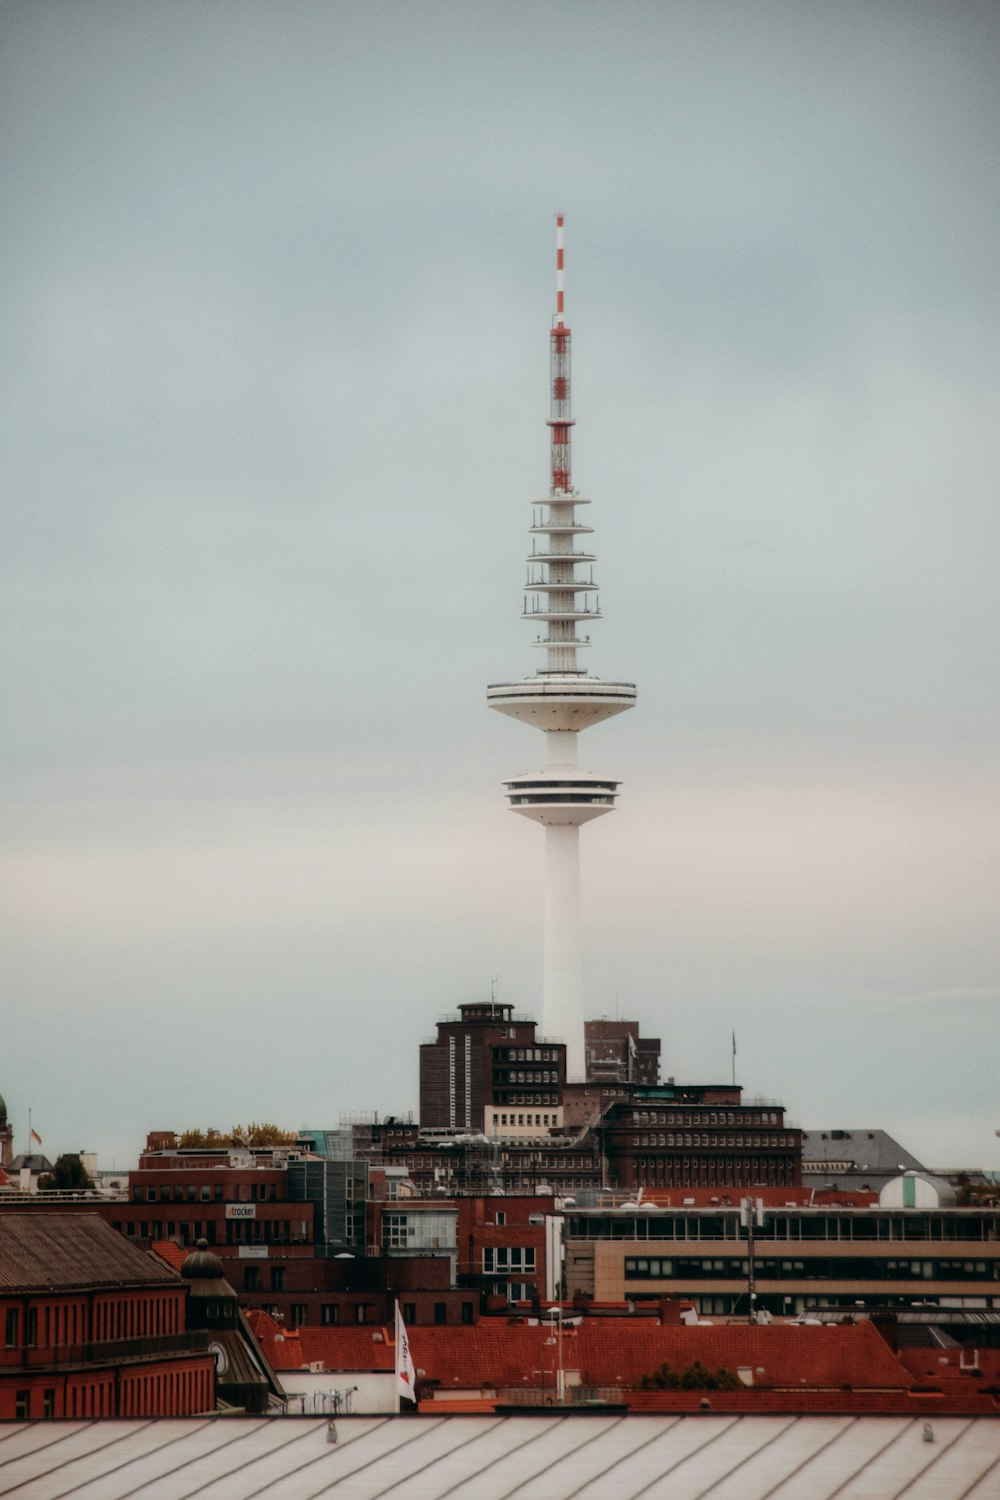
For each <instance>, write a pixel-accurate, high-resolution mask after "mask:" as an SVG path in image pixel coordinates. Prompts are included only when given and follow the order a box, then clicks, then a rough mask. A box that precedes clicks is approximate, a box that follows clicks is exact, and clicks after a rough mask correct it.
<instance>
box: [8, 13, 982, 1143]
mask: <svg viewBox="0 0 1000 1500" xmlns="http://www.w3.org/2000/svg"><path fill="white" fill-rule="evenodd" d="M998 64H1000V7H998V6H997V5H996V4H995V3H990V0H983V3H976V0H938V3H920V0H899V3H894V0H863V3H861V0H859V3H851V0H839V3H836V4H834V3H828V4H824V3H819V0H813V3H809V0H798V3H778V0H774V3H766V0H737V3H725V0H678V3H670V0H663V3H648V0H647V3H643V0H600V3H596V0H574V3H557V0H530V3H528V0H506V3H504V4H497V3H477V0H455V3H449V0H420V3H418V0H404V3H391V0H384V3H380V0H367V3H354V4H352V3H345V0H158V3H156V4H150V3H142V0H107V3H105V0H66V3H59V0H7V3H6V4H4V5H3V6H2V7H0V111H2V121H0V193H2V205H3V219H4V224H5V235H4V239H5V247H4V253H3V275H2V277H0V304H2V306H0V326H2V329H3V335H2V336H3V339H4V342H5V345H6V347H5V350H4V355H3V359H2V361H0V380H2V382H3V387H4V389H3V392H2V399H0V452H2V455H3V457H2V460H0V461H2V465H3V492H4V493H3V513H4V535H3V542H2V559H0V568H2V609H3V622H2V623H3V633H4V641H5V646H4V651H3V666H2V671H3V679H4V680H3V701H4V704H5V709H4V760H5V766H6V769H5V772H4V791H3V796H4V803H5V805H4V808H3V813H2V820H3V845H4V871H3V881H4V892H3V911H4V915H3V948H2V963H3V971H4V990H3V995H4V999H3V1024H2V1029H0V1092H2V1094H3V1095H4V1097H5V1098H6V1100H7V1104H8V1107H9V1109H10V1112H11V1115H12V1118H13V1120H14V1124H15V1127H16V1130H17V1136H18V1146H19V1148H22V1147H23V1146H24V1144H25V1138H26V1134H27V1115H28V1109H29V1107H30V1108H31V1110H32V1111H33V1116H32V1118H33V1123H34V1125H35V1127H36V1129H37V1130H38V1132H39V1134H40V1135H41V1136H42V1138H43V1140H44V1143H45V1150H46V1152H47V1153H48V1154H49V1155H50V1156H52V1157H54V1156H55V1154H56V1153H57V1152H59V1151H63V1150H75V1149H78V1148H81V1147H82V1148H87V1149H96V1150H97V1151H98V1152H99V1153H100V1156H101V1161H102V1165H109V1166H110V1165H111V1163H112V1160H114V1161H115V1162H116V1163H117V1164H118V1165H119V1166H121V1165H122V1163H123V1162H126V1161H128V1160H130V1159H132V1158H134V1156H135V1154H136V1151H137V1149H138V1147H139V1146H140V1144H141V1143H142V1141H143V1139H144V1137H145V1134H146V1132H147V1130H150V1129H154V1128H157V1129H159V1128H176V1129H183V1128H185V1127H187V1126H191V1125H196V1124H200V1125H207V1124H212V1125H216V1126H219V1127H221V1128H228V1127H229V1126H231V1125H232V1124H233V1123H234V1122H235V1121H246V1120H248V1119H250V1118H256V1119H258V1120H260V1119H268V1120H275V1121H277V1122H278V1123H280V1124H282V1125H284V1126H286V1127H289V1128H296V1127H298V1126H299V1125H301V1124H304V1123H306V1122H309V1123H312V1124H314V1125H325V1126H329V1125H335V1124H337V1123H338V1121H339V1120H340V1117H341V1115H342V1114H348V1113H353V1112H358V1111H361V1110H376V1109H377V1110H378V1111H379V1112H380V1113H383V1112H390V1111H400V1110H407V1109H413V1110H416V1106H417V1048H418V1046H419V1043H420V1042H421V1040H424V1039H426V1038H428V1037H429V1036H431V1035H432V1034H433V1031H434V1024H435V1022H436V1021H437V1019H438V1018H439V1017H440V1016H441V1015H443V1014H444V1013H446V1012H448V1011H451V1010H452V1009H453V1008H454V1007H455V1006H456V1005H457V1004H458V1003H459V1002H461V1001H465V1000H475V999H482V998H487V997H488V996H489V993H490V985H491V982H492V981H494V980H495V982H496V993H497V997H498V998H499V999H501V1000H504V1001H509V1002H510V1003H512V1004H513V1005H514V1006H515V1007H516V1008H517V1009H518V1010H519V1011H527V1012H532V1013H534V1012H536V1011H537V1009H538V1004H539V998H540V986H541V940H542V928H541V921H542V913H541V892H542V850H543V835H542V833H541V831H540V830H539V829H538V828H536V827H534V826H533V825H531V824H530V823H527V822H526V821H525V820H523V819H521V818H517V817H514V816H512V815H511V814H510V812H509V811H507V810H506V808H505V804H504V800H503V796H502V788H501V781H502V779H503V778H504V777H505V776H506V775H509V774H512V773H515V772H519V771H526V770H531V769H534V768H535V767H536V765H537V764H539V763H540V761H541V758H542V747H541V744H540V737H538V736H537V735H534V734H533V733H532V732H530V731H529V730H528V729H526V728H525V727H524V726H523V725H520V724H517V723H515V722H513V721H508V720H506V719H504V718H503V717H502V716H500V715H497V714H492V713H490V712H488V710H487V709H486V706H485V693H484V690H485V686H486V684H487V683H488V682H491V681H502V680H505V679H509V678H511V677H513V676H519V675H522V674H523V673H526V672H529V671H532V670H534V668H535V667H536V666H537V665H538V662H537V658H536V657H535V656H534V655H533V653H532V651H531V649H530V645H529V641H530V639H531V638H532V635H533V632H532V631H531V629H530V628H529V627H528V626H527V625H525V624H524V623H522V622H520V621H519V620H518V618H517V613H518V610H519V609H520V604H521V595H522V584H523V579H524V562H523V558H524V555H525V552H526V551H527V550H528V549H529V546H530V543H529V539H528V536H527V527H528V525H529V524H530V502H531V501H532V500H533V499H535V498H537V497H538V496H540V495H542V494H544V493H545V491H546V489H547V484H548V478H547V469H546V460H547V441H548V434H547V429H546V427H545V425H544V423H545V417H546V415H547V378H548V370H547V358H548V347H547V334H548V327H549V320H550V314H551V311H552V306H553V272H552V264H553V258H554V257H553V240H554V231H553V222H554V220H553V216H554V214H555V213H556V212H557V211H564V212H565V214H566V222H567V231H566V236H567V308H568V313H569V321H570V322H571V323H572V326H573V330H574V386H575V392H574V404H575V416H576V418H577V424H578V425H577V428H576V436H575V447H574V477H575V480H576V483H577V485H578V486H579V487H580V488H581V489H582V491H583V492H584V493H585V494H588V495H590V496H591V497H592V499H593V502H594V503H593V506H592V508H591V513H590V515H589V516H588V518H587V519H588V520H589V521H591V522H592V523H593V525H594V527H595V536H594V547H595V550H596V552H597V554H598V558H599V563H598V566H597V570H596V577H597V578H598V580H599V581H600V583H601V603H602V608H603V610H604V613H605V619H604V621H603V622H602V623H601V624H600V625H599V626H597V627H596V628H595V631H594V637H595V649H594V650H593V651H592V652H591V656H590V659H589V661H588V666H589V667H590V669H591V670H592V671H594V672H596V673H597V674H598V675H600V676H604V677H623V678H625V679H627V680H631V681H635V682H636V683H637V684H638V688H639V705H638V707H637V708H636V710H635V711H634V712H633V713H630V714H627V715H623V716H622V717H621V718H617V719H615V720H613V721H612V722H611V723H610V724H607V725H604V726H601V727H599V728H595V729H593V730H590V731H588V732H587V734H586V736H585V737H584V738H583V740H582V741H581V747H580V748H581V760H582V762H583V763H584V764H585V765H587V766H588V767H589V768H590V769H593V770H595V771H601V772H605V773H608V774H613V775H615V776H620V777H621V780H622V783H623V789H622V795H621V799H620V806H619V810H618V811H617V812H616V814H615V815H614V816H613V817H609V818H605V819H602V820H600V822H598V823H596V824H594V825H592V826H589V827H587V828H586V829H585V830H584V832H583V835H582V853H583V867H584V901H585V914H586V925H587V958H586V972H587V991H588V1010H589V1012H590V1013H591V1014H593V1015H602V1014H607V1015H615V1014H620V1015H623V1016H629V1017H636V1018H638V1020H639V1021H640V1022H641V1024H642V1027H643V1030H644V1032H648V1033H651V1034H653V1035H658V1036H660V1037H662V1039H663V1072H664V1075H665V1076H666V1075H668V1074H673V1075H675V1076H676V1077H677V1078H678V1080H688V1081H710V1080H725V1079H727V1078H728V1077H729V1073H730V1065H731V1059H730V1034H731V1032H732V1031H733V1030H735V1032H736V1036H737V1048H738V1055H737V1072H738V1077H739V1080H740V1081H741V1082H742V1083H743V1085H744V1088H745V1089H746V1091H747V1093H748V1095H758V1094H760V1095H765V1096H768V1097H771V1098H777V1099H779V1100H780V1101H781V1102H783V1103H784V1104H785V1105H786V1108H787V1110H788V1115H789V1118H791V1119H792V1120H794V1121H796V1122H798V1123H801V1124H802V1125H804V1126H806V1127H810V1126H811V1127H815V1128H823V1127H827V1126H840V1127H846V1128H850V1127H851V1126H864V1127H867V1128H872V1127H875V1126H878V1127H882V1128H885V1129H887V1130H889V1131H891V1132H892V1133H894V1134H895V1135H897V1136H898V1138H899V1139H900V1140H901V1141H902V1142H903V1144H904V1145H906V1146H907V1147H908V1148H909V1149H910V1150H912V1151H913V1152H914V1153H915V1154H916V1155H917V1156H919V1157H921V1158H922V1159H923V1160H924V1161H925V1162H928V1163H929V1164H932V1165H950V1164H965V1165H979V1166H985V1167H988V1168H991V1169H998V1168H1000V1141H997V1139H996V1138H995V1136H994V1131H995V1130H996V1129H997V1128H1000V1099H998V1097H997V1087H996V1078H997V1060H998V1052H1000V939H998V907H1000V877H998V836H997V830H998V826H1000V790H998V778H997V760H998V755H997V751H998V738H1000V696H998V691H997V662H998V658H1000V589H998V584H997V571H998V570H997V561H998V555H1000V536H998V532H1000V506H998V499H1000V496H998V477H997V476H998V473H1000V451H998V450H1000V353H998V350H1000V340H998V333H1000V253H998V246H1000V234H998V230H1000V191H998V170H997V164H998V160H1000V128H998V126H1000V93H998V89H997V69H998Z"/></svg>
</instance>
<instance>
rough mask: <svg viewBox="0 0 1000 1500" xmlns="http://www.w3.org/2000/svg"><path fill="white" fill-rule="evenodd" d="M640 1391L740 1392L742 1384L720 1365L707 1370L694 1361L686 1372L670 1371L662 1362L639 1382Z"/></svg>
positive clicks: (698, 1361) (700, 1363)
mask: <svg viewBox="0 0 1000 1500" xmlns="http://www.w3.org/2000/svg"><path fill="white" fill-rule="evenodd" d="M638 1389H639V1390H640V1391H740V1390H742V1389H743V1382H742V1380H741V1379H740V1377H739V1376H738V1375H737V1374H735V1373H734V1371H732V1370H727V1369H726V1368H725V1366H724V1365H720V1366H719V1368H718V1369H717V1370H709V1369H708V1368H707V1367H706V1366H705V1365H703V1364H702V1362H701V1360H700V1359H696V1360H695V1361H694V1362H693V1363H692V1364H690V1365H688V1367H687V1369H686V1370H682V1371H680V1372H678V1371H677V1370H672V1369H671V1368H670V1365H669V1364H668V1363H667V1361H666V1360H664V1362H663V1364H662V1365H660V1367H659V1369H656V1370H654V1371H653V1373H652V1374H651V1375H643V1377H642V1379H641V1380H640V1381H639V1385H638Z"/></svg>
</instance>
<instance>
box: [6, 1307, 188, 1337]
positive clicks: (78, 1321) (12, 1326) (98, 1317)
mask: <svg viewBox="0 0 1000 1500" xmlns="http://www.w3.org/2000/svg"><path fill="white" fill-rule="evenodd" d="M21 1312H22V1310H21V1308H19V1307H8V1308H7V1309H6V1311H5V1315H4V1347H5V1348H7V1349H17V1348H19V1347H20V1343H21V1331H22V1318H21ZM90 1313H91V1320H90V1326H89V1327H88V1325H87V1308H86V1306H85V1305H84V1304H83V1303H82V1302H79V1303H78V1302H61V1303H57V1304H56V1305H55V1306H51V1305H48V1306H44V1307H41V1308H39V1307H35V1306H29V1307H28V1308H27V1309H26V1310H25V1316H24V1321H23V1330H24V1343H25V1346H26V1347H27V1348H29V1349H34V1348H37V1347H41V1348H46V1349H47V1348H52V1347H59V1346H65V1345H72V1344H85V1343H104V1342H107V1341H109V1340H113V1339H131V1338H159V1337H161V1336H162V1335H165V1334H172V1333H177V1332H179V1331H180V1328H181V1327H182V1324H181V1323H180V1321H179V1320H180V1315H181V1306H180V1302H179V1299H178V1298H177V1297H176V1296H174V1295H169V1294H167V1295H159V1296H148V1295H143V1296H139V1297H128V1296H123V1297H116V1298H113V1299H109V1300H105V1299H97V1300H94V1301H93V1302H92V1303H91V1306H90Z"/></svg>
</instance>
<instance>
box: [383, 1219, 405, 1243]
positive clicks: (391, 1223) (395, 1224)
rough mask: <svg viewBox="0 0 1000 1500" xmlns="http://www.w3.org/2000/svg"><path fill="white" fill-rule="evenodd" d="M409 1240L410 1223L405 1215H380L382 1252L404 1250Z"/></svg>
mask: <svg viewBox="0 0 1000 1500" xmlns="http://www.w3.org/2000/svg"><path fill="white" fill-rule="evenodd" d="M410 1239H411V1234H410V1222H409V1219H408V1218H407V1215H406V1214H383V1215H382V1248H383V1250H405V1249H406V1247H407V1245H408V1244H409V1243H410Z"/></svg>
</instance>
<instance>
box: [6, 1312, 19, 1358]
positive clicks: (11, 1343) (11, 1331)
mask: <svg viewBox="0 0 1000 1500" xmlns="http://www.w3.org/2000/svg"><path fill="white" fill-rule="evenodd" d="M19 1322H20V1318H19V1315H18V1310H17V1308H16V1307H8V1309H7V1318H6V1322H5V1328H4V1339H3V1341H4V1344H5V1345H6V1347H7V1348H8V1349H13V1348H15V1347H16V1345H17V1335H18V1325H19Z"/></svg>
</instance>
